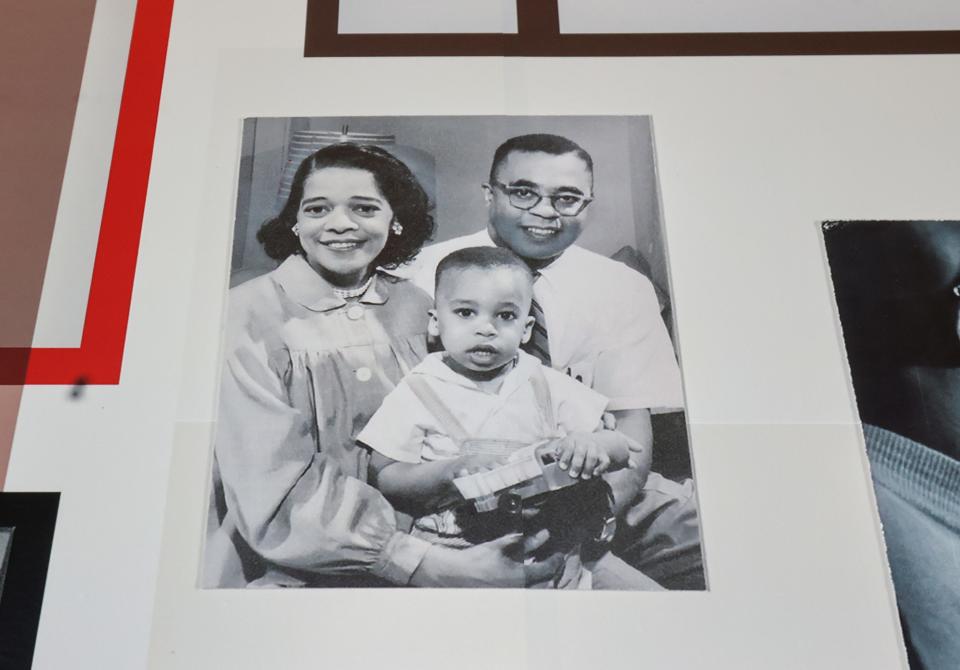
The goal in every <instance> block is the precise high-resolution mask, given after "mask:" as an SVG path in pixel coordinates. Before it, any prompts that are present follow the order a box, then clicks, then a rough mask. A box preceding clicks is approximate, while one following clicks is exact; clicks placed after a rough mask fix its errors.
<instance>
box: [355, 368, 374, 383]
mask: <svg viewBox="0 0 960 670" xmlns="http://www.w3.org/2000/svg"><path fill="white" fill-rule="evenodd" d="M354 374H356V375H357V381H361V382H368V381H370V378H371V377H373V373H372V372H371V371H370V368H357V371H356V373H354Z"/></svg>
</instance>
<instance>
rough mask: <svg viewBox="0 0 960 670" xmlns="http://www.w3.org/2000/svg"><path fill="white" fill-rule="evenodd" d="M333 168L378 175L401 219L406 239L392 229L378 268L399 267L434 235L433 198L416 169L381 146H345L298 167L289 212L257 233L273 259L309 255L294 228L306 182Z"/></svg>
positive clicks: (310, 158)
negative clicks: (430, 196)
mask: <svg viewBox="0 0 960 670" xmlns="http://www.w3.org/2000/svg"><path fill="white" fill-rule="evenodd" d="M328 167H339V168H353V169H356V170H365V171H367V172H369V173H370V174H372V175H373V179H374V181H375V182H376V184H377V188H379V189H380V192H381V193H382V194H383V197H384V198H386V199H387V202H388V203H390V208H391V209H393V215H394V217H395V219H396V220H397V221H398V222H400V224H401V225H402V226H403V232H402V233H401V234H400V235H395V234H393V232H392V231H391V232H390V233H389V234H388V235H387V244H386V246H385V247H384V248H383V251H381V252H380V255H379V256H377V258H376V260H375V261H374V265H377V266H384V267H387V268H395V267H397V266H398V265H401V264H403V263H406V262H407V261H410V260H412V259H413V257H414V256H416V255H417V253H419V251H420V249H421V248H422V247H423V245H424V243H425V242H426V241H427V240H429V239H430V238H431V237H432V236H433V229H434V222H433V216H432V215H431V214H430V204H429V200H428V198H427V194H426V192H425V191H424V190H423V187H422V186H421V185H420V182H419V181H417V178H416V177H415V176H414V175H413V172H411V171H410V168H408V167H407V165H406V164H405V163H404V162H403V161H401V160H400V159H399V158H397V157H396V156H394V155H393V154H391V153H389V152H388V151H384V150H383V149H381V148H380V147H376V146H372V145H369V144H354V143H351V142H344V143H341V144H332V145H330V146H327V147H324V148H322V149H320V150H319V151H316V152H314V153H313V154H311V155H309V156H307V157H306V158H305V159H304V161H303V162H302V163H301V164H300V167H298V168H297V171H296V173H294V175H293V183H292V184H291V185H290V196H289V197H288V198H287V202H286V204H285V205H284V206H283V209H281V210H280V213H279V214H278V215H277V216H275V217H273V218H272V219H269V220H267V221H266V222H264V224H263V225H262V226H260V230H258V231H257V240H258V241H259V242H260V244H262V245H263V249H264V251H266V252H267V255H268V256H270V258H272V259H274V260H276V261H282V260H284V259H286V258H287V257H288V256H290V255H292V254H302V253H303V248H302V247H301V246H300V240H299V238H297V236H296V235H294V234H293V232H292V230H291V229H292V228H293V226H294V224H295V223H296V222H297V211H298V210H299V209H300V201H301V200H302V199H303V183H304V182H305V181H306V180H307V177H309V176H310V175H311V174H313V173H314V172H316V171H317V170H322V169H323V168H328Z"/></svg>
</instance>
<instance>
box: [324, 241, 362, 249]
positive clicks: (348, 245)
mask: <svg viewBox="0 0 960 670" xmlns="http://www.w3.org/2000/svg"><path fill="white" fill-rule="evenodd" d="M323 244H324V245H325V246H327V247H330V248H331V249H336V250H337V251H346V250H347V249H355V248H357V247H359V246H360V242H357V241H350V242H324V243H323Z"/></svg>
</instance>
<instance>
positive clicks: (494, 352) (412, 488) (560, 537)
mask: <svg viewBox="0 0 960 670" xmlns="http://www.w3.org/2000/svg"><path fill="white" fill-rule="evenodd" d="M435 296H436V298H435V304H434V309H433V310H431V311H430V317H429V318H430V321H429V324H428V330H429V333H430V335H431V336H432V337H434V338H439V341H440V343H441V344H442V346H443V351H439V352H435V353H432V354H429V355H428V356H427V358H425V359H424V360H423V361H422V362H421V363H420V364H419V365H417V366H416V367H415V368H413V369H412V370H410V371H409V372H408V373H407V374H406V375H405V376H404V378H403V379H402V380H401V382H400V383H399V384H398V385H397V387H396V388H395V389H394V390H393V391H392V392H391V393H390V394H389V395H388V396H387V397H386V398H385V399H384V401H383V404H382V405H381V407H380V409H379V410H378V411H377V412H376V413H375V414H374V416H373V417H372V418H371V419H370V421H369V422H368V423H367V425H366V426H365V427H364V429H363V430H362V431H361V432H360V434H359V435H358V437H357V439H358V441H359V442H361V443H362V444H364V445H366V446H367V447H369V448H370V449H371V450H372V452H373V453H372V458H371V478H372V481H373V482H374V483H375V485H376V486H377V487H378V488H379V489H380V491H381V492H382V493H383V494H384V495H385V496H386V497H387V499H389V500H390V501H391V503H393V504H394V505H395V506H396V507H397V508H398V509H400V510H403V511H406V512H408V513H410V514H412V515H414V516H415V517H416V519H415V521H414V526H413V530H412V533H413V534H414V535H416V536H419V537H422V538H425V539H427V540H429V541H430V542H433V543H436V544H442V545H446V546H454V547H467V546H471V545H472V544H477V543H480V542H483V541H486V540H489V539H493V538H496V537H501V536H504V535H507V534H510V533H517V532H522V533H525V534H528V535H529V534H532V533H534V532H537V531H539V530H540V529H543V528H546V529H547V531H548V532H549V534H550V540H549V541H548V542H547V544H546V545H544V547H542V548H541V550H540V551H541V553H542V554H548V553H556V552H562V553H563V554H564V555H565V556H566V561H565V563H564V568H563V570H562V572H561V573H559V574H558V575H557V576H556V577H555V579H554V580H553V582H552V583H551V586H553V587H557V588H580V589H589V588H594V589H598V588H615V589H644V590H649V589H659V586H658V585H657V584H656V583H655V582H653V580H651V579H649V578H648V577H646V576H645V575H643V574H642V573H640V572H639V571H637V570H635V569H634V568H632V567H630V566H628V565H627V564H626V563H624V562H623V561H621V560H620V559H618V558H616V557H614V556H613V555H612V554H610V553H609V551H607V550H606V544H605V542H603V541H602V540H601V539H599V538H600V536H601V533H602V531H603V530H604V529H605V528H606V529H609V526H608V525H607V524H609V522H610V489H609V487H608V486H607V485H606V483H605V482H604V480H603V479H602V477H601V475H603V473H605V472H608V471H612V470H617V469H620V468H626V467H631V466H634V464H635V463H636V462H637V455H638V450H639V449H641V447H640V445H638V444H637V443H635V442H634V441H633V440H631V439H630V438H628V437H627V436H625V435H623V434H622V433H619V432H617V431H616V430H610V429H607V428H605V427H604V410H605V408H606V406H607V399H606V398H605V397H603V396H602V395H600V394H599V393H597V392H595V391H593V390H592V389H590V388H588V387H587V386H585V385H583V384H581V383H580V382H578V381H576V380H574V379H571V378H570V377H568V376H566V375H564V374H562V373H560V372H557V371H555V370H553V369H551V368H548V367H546V366H543V365H542V364H541V363H540V361H539V360H538V359H537V358H535V357H534V356H531V355H529V354H527V353H525V352H524V351H522V350H521V348H520V347H521V344H523V343H524V342H526V341H527V340H528V339H529V338H530V336H531V331H532V328H533V325H534V318H533V317H532V316H530V308H531V301H532V299H533V273H532V272H531V270H530V269H529V268H528V266H527V265H526V264H525V263H524V262H523V261H522V260H521V259H520V258H519V257H517V256H516V255H514V254H513V253H512V252H511V251H509V250H507V249H502V248H498V247H470V248H466V249H461V250H458V251H455V252H453V253H451V254H450V255H448V256H446V257H445V258H444V259H443V260H442V261H441V262H440V264H439V265H438V266H437V271H436V291H435ZM531 445H541V446H539V447H537V451H538V453H543V452H549V453H550V455H551V456H552V457H553V458H555V459H556V462H557V463H558V466H559V467H560V468H561V469H563V470H564V471H565V472H566V474H567V476H569V477H570V478H572V479H575V480H577V481H578V482H579V483H577V484H576V485H574V486H568V487H564V488H563V489H561V490H559V491H555V492H552V493H547V494H543V495H541V496H539V497H538V498H537V499H536V501H535V502H533V504H530V505H528V504H527V503H526V501H525V502H524V504H523V506H522V509H520V510H517V509H513V510H504V509H499V510H493V511H484V512H478V511H477V510H476V508H475V507H473V506H472V505H470V504H464V500H463V498H462V497H461V496H460V495H459V493H458V489H457V487H456V485H455V484H454V480H455V479H457V478H459V477H464V476H467V475H470V474H475V473H478V472H484V471H487V470H492V469H495V468H498V467H500V466H503V465H504V464H506V463H508V462H509V460H510V455H511V454H514V453H516V452H517V451H518V450H520V449H524V448H529V447H530V446H531ZM458 502H459V503H460V504H457V503H458Z"/></svg>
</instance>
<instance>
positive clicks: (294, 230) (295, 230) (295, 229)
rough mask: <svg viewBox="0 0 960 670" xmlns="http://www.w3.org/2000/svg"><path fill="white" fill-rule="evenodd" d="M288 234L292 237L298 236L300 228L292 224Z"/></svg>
mask: <svg viewBox="0 0 960 670" xmlns="http://www.w3.org/2000/svg"><path fill="white" fill-rule="evenodd" d="M290 232H291V233H293V234H294V235H299V234H300V226H298V225H297V224H293V227H292V228H291V229H290Z"/></svg>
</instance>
